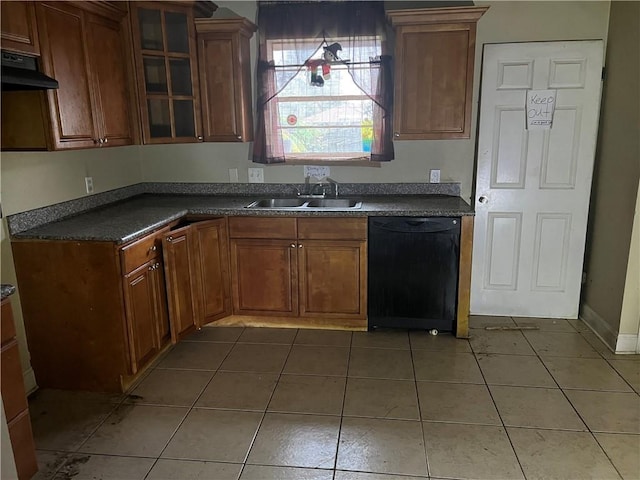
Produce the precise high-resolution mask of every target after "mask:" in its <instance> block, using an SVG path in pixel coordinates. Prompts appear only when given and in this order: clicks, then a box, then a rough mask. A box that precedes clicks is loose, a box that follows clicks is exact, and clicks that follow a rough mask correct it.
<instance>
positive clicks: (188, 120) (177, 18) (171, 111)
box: [131, 2, 202, 143]
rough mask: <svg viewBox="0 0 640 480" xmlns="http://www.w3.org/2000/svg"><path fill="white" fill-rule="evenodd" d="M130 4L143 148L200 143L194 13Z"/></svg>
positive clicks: (159, 5) (175, 7)
mask: <svg viewBox="0 0 640 480" xmlns="http://www.w3.org/2000/svg"><path fill="white" fill-rule="evenodd" d="M131 5H132V22H133V25H132V27H133V36H134V47H135V56H136V69H137V72H138V90H139V96H140V103H141V105H140V109H141V112H142V125H143V139H144V143H172V142H175V143H183V142H198V141H202V136H201V132H200V124H201V122H200V111H199V108H198V75H197V65H196V62H197V60H196V59H197V56H196V44H195V27H194V21H193V12H192V10H191V8H190V7H181V6H179V5H175V4H166V3H145V2H132V4H131Z"/></svg>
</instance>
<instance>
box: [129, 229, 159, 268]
mask: <svg viewBox="0 0 640 480" xmlns="http://www.w3.org/2000/svg"><path fill="white" fill-rule="evenodd" d="M168 231H169V228H163V229H162V230H160V231H159V232H155V233H152V234H151V235H148V236H146V237H144V238H141V239H140V240H138V241H136V242H133V243H131V244H129V245H127V246H126V247H123V248H122V250H121V257H122V268H123V270H124V272H123V273H125V274H126V273H130V272H132V271H134V270H135V269H136V268H138V267H139V266H140V265H143V264H145V263H147V262H148V261H149V260H151V259H152V258H155V257H157V256H159V255H161V253H162V236H163V235H164V234H165V233H167V232H168Z"/></svg>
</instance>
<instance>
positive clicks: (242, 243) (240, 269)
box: [231, 239, 298, 316]
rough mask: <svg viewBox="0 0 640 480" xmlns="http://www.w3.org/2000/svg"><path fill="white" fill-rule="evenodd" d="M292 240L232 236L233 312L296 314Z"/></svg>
mask: <svg viewBox="0 0 640 480" xmlns="http://www.w3.org/2000/svg"><path fill="white" fill-rule="evenodd" d="M297 272H298V257H297V244H296V242H295V240H262V239H232V240H231V278H232V287H233V312H234V314H236V315H278V316H295V315H297V314H298V278H297V276H298V275H297Z"/></svg>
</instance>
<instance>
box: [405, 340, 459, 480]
mask: <svg viewBox="0 0 640 480" xmlns="http://www.w3.org/2000/svg"><path fill="white" fill-rule="evenodd" d="M425 334H426V335H429V333H427V332H425ZM407 335H408V337H409V355H410V356H411V369H412V370H413V388H415V392H416V400H417V403H418V422H420V431H421V433H422V448H423V450H424V460H425V464H426V467H427V477H429V476H431V464H430V462H429V452H428V451H427V438H426V437H425V434H424V425H423V423H422V422H423V420H422V406H421V403H420V393H419V390H418V379H417V377H416V362H415V359H414V358H413V351H414V348H413V343H412V342H411V335H410V333H409V332H408V331H407ZM464 341H466V342H469V340H464Z"/></svg>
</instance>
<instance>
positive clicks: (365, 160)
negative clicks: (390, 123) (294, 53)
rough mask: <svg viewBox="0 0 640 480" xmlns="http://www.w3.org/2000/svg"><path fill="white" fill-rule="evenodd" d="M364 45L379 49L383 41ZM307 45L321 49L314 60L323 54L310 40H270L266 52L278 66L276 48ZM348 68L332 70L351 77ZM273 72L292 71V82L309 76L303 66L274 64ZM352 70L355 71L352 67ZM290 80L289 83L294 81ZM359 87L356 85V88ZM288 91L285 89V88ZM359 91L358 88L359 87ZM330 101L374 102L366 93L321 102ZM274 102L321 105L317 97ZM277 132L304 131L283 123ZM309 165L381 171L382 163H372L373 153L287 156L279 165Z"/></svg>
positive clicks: (370, 38)
mask: <svg viewBox="0 0 640 480" xmlns="http://www.w3.org/2000/svg"><path fill="white" fill-rule="evenodd" d="M362 38H363V41H366V40H371V41H372V43H373V44H374V45H380V44H381V39H380V37H379V36H363V37H362ZM341 40H342V41H343V42H347V41H348V39H346V38H344V39H341V38H337V39H335V41H337V42H340V41H341ZM305 42H308V43H309V44H310V45H311V46H314V45H318V47H317V48H316V50H315V51H314V52H313V53H312V54H311V56H314V55H316V53H317V52H318V50H320V48H321V47H322V45H321V41H320V40H319V39H317V38H308V39H286V38H284V39H281V38H277V39H268V40H267V42H266V45H267V50H268V58H269V59H271V60H272V61H274V63H275V59H274V51H277V50H278V49H276V48H274V46H280V47H281V48H280V50H283V49H284V48H285V46H286V44H287V43H290V44H291V46H292V47H295V44H299V43H305ZM376 54H377V55H380V54H381V52H380V51H378V52H377V53H376ZM347 65H348V64H342V63H338V64H336V66H335V67H333V68H336V69H337V68H341V67H342V68H344V70H346V71H347V74H349V73H348V66H347ZM274 68H276V69H286V70H289V71H294V72H297V73H296V74H295V75H294V76H293V77H291V80H293V79H294V78H295V77H296V76H297V75H301V74H306V67H305V66H300V65H291V66H289V65H278V64H275V66H274ZM352 68H354V67H353V66H352ZM355 68H360V69H363V70H364V69H365V68H369V67H365V66H363V67H357V66H356V67H355ZM291 80H290V81H291ZM352 82H353V83H354V84H355V80H353V79H352ZM356 87H357V85H356ZM285 88H286V87H285ZM357 88H359V87H357ZM331 99H335V100H337V101H341V100H347V101H348V100H357V101H363V100H365V101H369V102H371V103H372V104H373V100H372V99H371V98H370V97H369V96H368V95H367V94H366V93H364V92H362V94H361V95H326V96H322V100H323V101H331ZM275 101H277V102H278V103H280V102H283V103H284V102H294V101H298V102H317V101H318V97H317V96H314V97H311V96H304V95H303V96H292V97H280V95H279V94H278V95H276V99H275ZM357 127H358V126H357V125H318V126H317V127H315V126H307V127H304V128H357ZM277 128H278V131H279V132H281V131H283V130H294V129H296V128H301V127H295V126H289V125H286V124H284V125H281V124H280V123H278V127H277ZM309 164H313V165H336V164H339V165H344V166H369V167H377V168H379V167H380V162H372V161H371V153H370V152H344V153H333V154H323V153H322V152H310V153H302V154H293V155H285V162H284V163H282V164H280V165H309Z"/></svg>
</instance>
